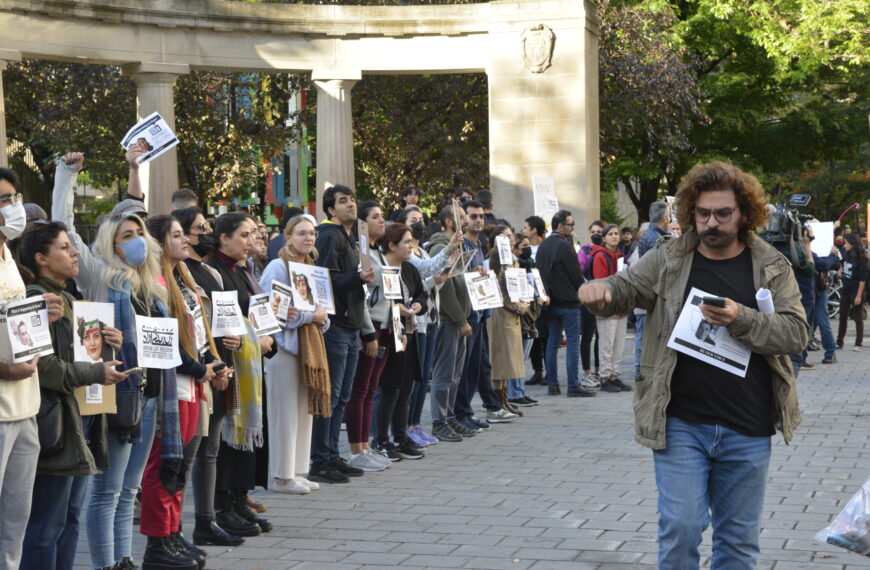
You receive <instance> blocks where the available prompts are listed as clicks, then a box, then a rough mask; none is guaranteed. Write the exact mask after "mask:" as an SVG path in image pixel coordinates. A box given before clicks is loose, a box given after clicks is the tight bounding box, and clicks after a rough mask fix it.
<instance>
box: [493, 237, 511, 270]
mask: <svg viewBox="0 0 870 570" xmlns="http://www.w3.org/2000/svg"><path fill="white" fill-rule="evenodd" d="M495 246H496V247H497V248H498V261H499V263H501V264H502V265H513V264H514V255H513V253H511V238H509V237H507V236H496V238H495Z"/></svg>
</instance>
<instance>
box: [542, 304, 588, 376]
mask: <svg viewBox="0 0 870 570" xmlns="http://www.w3.org/2000/svg"><path fill="white" fill-rule="evenodd" d="M547 325H548V329H549V330H548V332H547V356H546V362H547V364H546V366H547V384H549V385H550V386H557V385H558V384H559V369H558V366H557V364H558V350H559V342H560V341H561V340H562V331H563V330H564V331H565V338H566V339H567V341H568V346H567V353H566V354H565V366H566V367H567V368H568V386H577V385H579V383H580V381H579V377H578V376H579V372H580V309H567V308H563V307H550V308H549V310H548V312H547Z"/></svg>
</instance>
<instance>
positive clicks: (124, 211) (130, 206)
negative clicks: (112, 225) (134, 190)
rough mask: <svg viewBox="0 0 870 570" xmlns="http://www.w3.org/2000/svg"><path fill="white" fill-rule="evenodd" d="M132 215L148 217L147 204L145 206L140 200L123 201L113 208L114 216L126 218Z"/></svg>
mask: <svg viewBox="0 0 870 570" xmlns="http://www.w3.org/2000/svg"><path fill="white" fill-rule="evenodd" d="M131 214H135V215H137V216H140V217H145V216H147V215H148V210H146V209H145V204H143V203H142V202H141V201H139V200H133V199H132V198H127V199H126V200H122V201H121V202H118V203H117V204H115V207H114V208H112V216H118V217H121V218H125V217H127V216H129V215H131Z"/></svg>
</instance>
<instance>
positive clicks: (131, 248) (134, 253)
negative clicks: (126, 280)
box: [115, 236, 148, 267]
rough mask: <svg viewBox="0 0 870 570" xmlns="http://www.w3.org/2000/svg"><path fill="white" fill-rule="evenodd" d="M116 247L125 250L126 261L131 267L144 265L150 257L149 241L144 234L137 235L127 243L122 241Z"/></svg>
mask: <svg viewBox="0 0 870 570" xmlns="http://www.w3.org/2000/svg"><path fill="white" fill-rule="evenodd" d="M115 247H117V248H118V249H120V250H121V251H123V252H124V261H126V262H127V265H129V266H130V267H142V264H143V263H145V260H146V259H147V258H148V242H147V241H145V238H144V237H142V236H139V237H135V238H133V239H131V240H130V241H128V242H127V243H122V244H119V245H117V246H115Z"/></svg>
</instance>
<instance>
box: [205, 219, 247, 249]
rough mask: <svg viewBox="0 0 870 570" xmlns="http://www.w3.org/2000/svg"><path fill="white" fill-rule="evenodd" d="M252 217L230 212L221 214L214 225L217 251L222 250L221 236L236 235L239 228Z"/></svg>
mask: <svg viewBox="0 0 870 570" xmlns="http://www.w3.org/2000/svg"><path fill="white" fill-rule="evenodd" d="M249 218H250V217H249V216H248V215H247V214H239V213H237V212H229V213H226V214H221V216H220V217H218V219H217V220H215V223H214V234H213V235H214V245H215V249H220V245H221V236H222V235H227V236H231V237H232V235H233V234H234V233H236V230H237V229H239V227H240V226H241V225H242V224H243V223H245V222H246V221H248V219H249Z"/></svg>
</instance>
